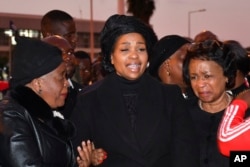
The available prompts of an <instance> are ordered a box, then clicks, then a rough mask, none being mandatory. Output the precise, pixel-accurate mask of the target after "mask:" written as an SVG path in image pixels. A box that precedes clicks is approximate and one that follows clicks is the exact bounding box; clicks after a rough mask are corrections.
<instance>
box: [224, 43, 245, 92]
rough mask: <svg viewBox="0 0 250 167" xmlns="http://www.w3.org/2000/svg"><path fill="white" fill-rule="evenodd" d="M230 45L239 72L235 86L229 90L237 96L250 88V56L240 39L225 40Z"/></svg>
mask: <svg viewBox="0 0 250 167" xmlns="http://www.w3.org/2000/svg"><path fill="white" fill-rule="evenodd" d="M223 43H224V44H226V45H228V47H230V50H231V54H234V55H235V61H236V65H237V73H236V79H235V85H234V87H233V88H232V89H231V90H230V91H228V92H230V93H232V95H233V96H234V97H236V96H237V95H238V94H239V93H241V92H242V91H245V90H247V89H249V82H248V79H247V77H248V73H249V71H250V58H249V57H248V54H247V51H246V49H245V48H244V47H243V46H241V44H240V43H239V42H238V41H235V40H226V41H224V42H223Z"/></svg>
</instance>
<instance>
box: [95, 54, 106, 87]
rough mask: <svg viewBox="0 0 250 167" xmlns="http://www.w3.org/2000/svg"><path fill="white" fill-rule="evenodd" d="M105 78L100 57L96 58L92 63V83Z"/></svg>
mask: <svg viewBox="0 0 250 167" xmlns="http://www.w3.org/2000/svg"><path fill="white" fill-rule="evenodd" d="M105 76H106V73H105V70H104V69H103V67H102V56H101V55H99V54H98V56H97V57H96V58H95V59H94V61H93V63H92V79H91V80H92V83H95V82H98V81H100V80H102V79H103V78H104V77H105Z"/></svg>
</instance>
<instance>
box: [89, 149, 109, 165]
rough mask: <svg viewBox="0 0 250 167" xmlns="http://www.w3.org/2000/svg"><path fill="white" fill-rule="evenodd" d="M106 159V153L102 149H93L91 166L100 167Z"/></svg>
mask: <svg viewBox="0 0 250 167" xmlns="http://www.w3.org/2000/svg"><path fill="white" fill-rule="evenodd" d="M106 158H107V153H106V152H105V151H104V150H103V149H95V150H93V152H92V158H91V162H92V164H93V165H95V166H97V165H100V164H101V163H102V162H103V161H104V160H105V159H106Z"/></svg>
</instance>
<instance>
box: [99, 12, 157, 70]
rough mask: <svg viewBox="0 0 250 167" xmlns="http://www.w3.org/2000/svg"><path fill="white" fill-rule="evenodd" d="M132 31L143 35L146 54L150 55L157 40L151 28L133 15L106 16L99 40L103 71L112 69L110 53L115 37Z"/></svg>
mask: <svg viewBox="0 0 250 167" xmlns="http://www.w3.org/2000/svg"><path fill="white" fill-rule="evenodd" d="M133 32H136V33H139V34H141V35H142V36H143V37H144V39H145V41H146V47H147V52H148V55H149V57H150V56H151V54H152V48H153V46H154V45H155V43H156V42H157V36H156V34H155V33H154V31H153V29H152V28H151V27H149V26H148V25H146V24H144V23H143V22H141V21H140V20H139V19H137V18H135V17H134V16H125V15H118V14H115V15H112V16H111V17H109V18H108V20H107V21H106V23H105V25H104V27H103V29H102V31H101V38H100V42H101V50H102V56H103V67H104V69H105V71H107V72H113V71H114V66H113V65H112V64H111V53H112V52H113V46H114V44H115V42H116V40H117V38H118V37H120V36H121V35H123V34H127V33H133Z"/></svg>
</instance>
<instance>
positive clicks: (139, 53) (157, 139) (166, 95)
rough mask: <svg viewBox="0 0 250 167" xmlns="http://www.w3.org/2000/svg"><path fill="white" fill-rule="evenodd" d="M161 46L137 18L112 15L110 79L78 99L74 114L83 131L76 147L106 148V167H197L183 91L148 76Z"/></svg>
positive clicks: (105, 36)
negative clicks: (85, 144) (84, 143)
mask: <svg viewBox="0 0 250 167" xmlns="http://www.w3.org/2000/svg"><path fill="white" fill-rule="evenodd" d="M156 42H157V37H156V35H155V34H154V32H153V30H152V29H151V28H150V27H148V26H146V25H145V24H144V23H142V22H140V21H139V20H137V19H136V18H135V17H133V16H125V15H113V16H111V17H110V18H109V19H108V20H107V22H106V23H105V25H104V28H103V30H102V32H101V49H102V55H103V66H104V68H105V70H106V71H108V72H109V74H108V75H107V76H106V77H105V78H104V79H103V80H102V82H101V83H100V84H99V86H98V87H96V88H95V89H94V90H92V91H90V92H88V93H85V94H82V95H80V96H79V99H78V101H77V105H76V108H75V110H74V112H73V115H72V120H73V121H74V123H75V125H76V128H77V131H78V133H77V135H76V138H75V140H74V142H73V144H74V146H75V147H76V146H78V145H80V143H81V141H82V140H87V139H90V140H91V141H93V142H94V143H95V146H96V148H103V149H104V150H105V151H106V152H107V158H106V159H105V160H104V161H103V163H102V164H101V166H108V167H117V166H119V167H128V166H129V167H139V166H148V167H162V166H171V167H180V166H185V167H196V166H198V151H197V149H196V142H195V136H194V132H193V129H192V128H193V126H192V123H191V119H190V116H189V115H188V112H187V111H186V110H185V101H184V99H183V98H182V95H181V91H180V89H179V88H178V86H176V85H171V86H170V85H169V86H166V85H163V84H161V83H160V82H159V81H157V80H155V79H153V78H152V77H151V76H149V75H148V74H147V73H146V72H145V71H146V69H147V64H148V59H149V56H151V49H152V47H153V46H154V44H155V43H156ZM83 158H84V157H83ZM83 160H84V159H83Z"/></svg>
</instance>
